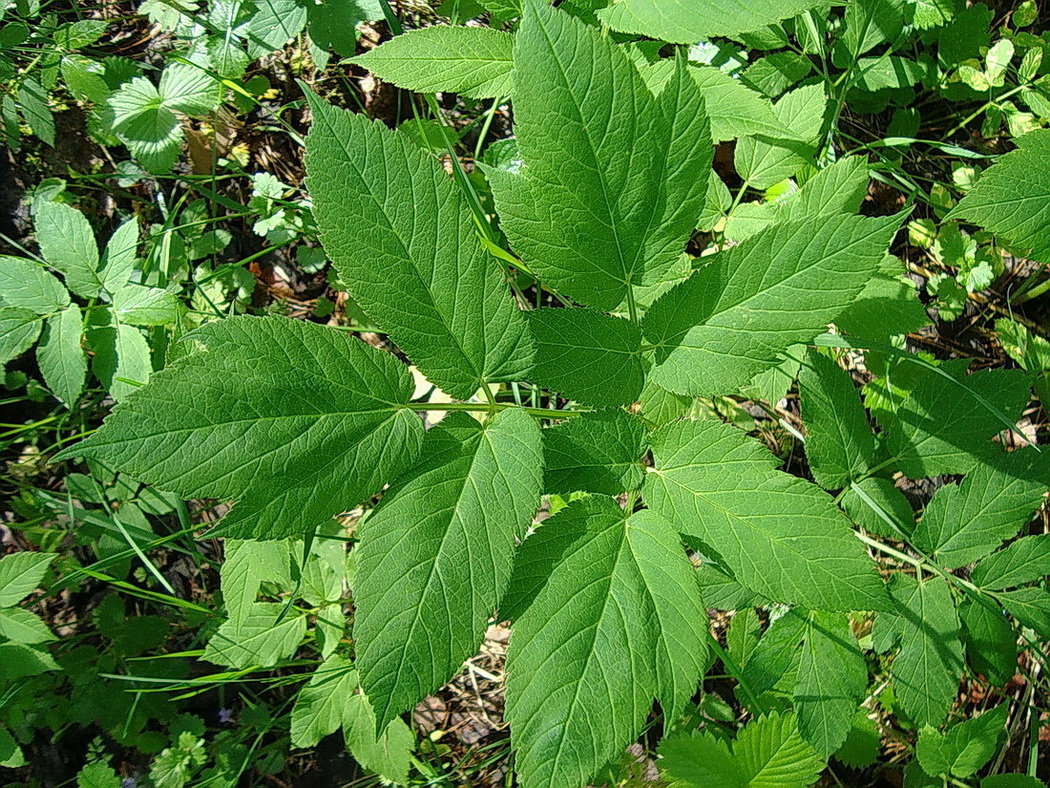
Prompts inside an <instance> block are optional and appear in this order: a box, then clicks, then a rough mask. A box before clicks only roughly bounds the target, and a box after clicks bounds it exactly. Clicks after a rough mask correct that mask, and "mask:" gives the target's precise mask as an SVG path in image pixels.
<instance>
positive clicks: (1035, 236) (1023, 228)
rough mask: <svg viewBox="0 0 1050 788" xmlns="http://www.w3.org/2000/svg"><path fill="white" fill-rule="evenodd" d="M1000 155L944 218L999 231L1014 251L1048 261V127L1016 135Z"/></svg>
mask: <svg viewBox="0 0 1050 788" xmlns="http://www.w3.org/2000/svg"><path fill="white" fill-rule="evenodd" d="M1016 142H1017V146H1018V147H1017V150H1015V151H1012V152H1011V153H1008V154H1006V155H1005V156H1003V157H1002V158H1001V159H999V160H998V162H997V163H996V165H995V166H994V167H992V168H991V169H990V170H988V171H987V172H985V173H983V174H982V175H981V178H980V180H978V181H977V185H976V186H974V187H973V188H972V189H970V191H969V192H967V193H966V196H965V197H963V198H962V200H961V201H960V202H959V204H958V205H957V206H955V208H954V209H953V210H952V211H951V212H950V213H949V214H948V217H947V218H952V219H964V220H966V221H970V222H973V223H974V224H978V225H980V226H981V227H983V228H984V229H986V230H990V231H992V232H993V233H995V234H996V235H999V236H1001V240H1002V241H1003V242H1005V243H1008V244H1010V245H1011V246H1014V247H1017V249H1018V251H1027V250H1031V254H1030V256H1031V257H1032V258H1033V259H1035V260H1040V261H1041V262H1050V240H1048V239H1050V130H1038V131H1032V132H1029V133H1028V134H1025V135H1024V136H1023V137H1020V138H1018V139H1017V140H1016Z"/></svg>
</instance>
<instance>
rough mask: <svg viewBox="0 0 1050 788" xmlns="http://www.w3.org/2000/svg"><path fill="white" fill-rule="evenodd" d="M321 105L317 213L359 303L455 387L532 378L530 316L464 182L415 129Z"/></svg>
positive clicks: (310, 143) (314, 165) (434, 375)
mask: <svg viewBox="0 0 1050 788" xmlns="http://www.w3.org/2000/svg"><path fill="white" fill-rule="evenodd" d="M311 96H312V94H311ZM311 107H312V108H313V112H314V125H313V126H312V128H311V131H310V136H309V138H308V140H307V172H308V173H309V176H308V178H309V185H310V192H311V194H312V196H313V200H314V212H315V215H316V217H317V223H318V226H319V227H320V230H321V239H322V241H323V242H324V244H325V249H326V250H327V251H328V254H329V256H330V257H331V258H332V260H333V262H334V263H335V265H336V267H337V268H338V269H339V273H340V275H341V277H342V278H343V280H344V281H345V282H346V283H347V286H348V287H349V289H350V293H351V294H352V295H353V296H354V299H355V300H356V301H357V303H359V304H360V305H361V307H362V308H363V309H364V310H365V312H367V313H368V315H369V316H370V317H371V318H372V319H373V320H375V321H376V322H377V323H378V324H379V325H380V326H382V327H383V328H385V329H387V330H389V331H390V332H391V335H392V336H393V338H394V340H395V341H396V342H397V343H398V344H399V345H400V346H401V348H402V349H403V350H404V351H405V352H406V353H407V354H408V355H409V357H410V358H411V359H412V361H413V362H414V363H415V364H416V365H417V366H418V367H419V368H420V369H421V370H422V371H423V372H424V374H426V376H427V377H428V378H429V379H430V380H431V381H432V382H433V383H435V384H436V385H437V386H439V387H440V388H441V389H443V390H444V391H447V392H448V393H449V394H451V395H452V396H454V397H459V398H462V399H466V398H468V397H470V396H471V395H472V394H473V393H474V392H475V391H477V389H478V388H479V387H480V386H481V385H482V384H483V383H485V382H491V381H500V380H520V379H522V378H524V377H525V376H526V373H527V371H528V369H529V366H530V364H531V362H532V352H533V349H532V343H531V339H530V338H529V336H528V333H527V330H526V325H525V319H524V317H523V316H522V314H521V313H520V311H519V310H518V308H517V305H516V304H515V303H514V301H513V300H512V299H511V296H510V292H509V290H508V288H507V287H506V284H505V283H504V280H503V276H502V275H501V273H500V270H499V268H498V267H497V265H496V264H495V262H494V261H493V260H492V259H491V257H489V255H488V254H487V253H486V252H485V251H484V250H483V249H482V246H481V241H480V240H479V239H478V237H477V234H476V232H475V229H474V226H473V222H472V220H471V218H470V213H469V210H468V208H467V203H466V198H465V197H464V196H463V193H462V192H461V191H460V189H459V187H458V186H456V185H455V184H454V183H453V182H452V180H451V179H450V178H449V177H448V175H447V174H446V173H445V171H444V170H442V169H441V166H440V165H439V164H438V163H437V161H435V160H434V159H431V158H428V157H427V156H426V155H425V154H424V153H423V151H421V150H420V149H419V148H418V147H416V146H415V145H414V144H413V143H412V142H411V141H410V140H409V139H408V138H407V137H405V136H404V135H402V134H398V133H396V132H392V131H390V130H388V129H387V128H386V127H384V126H382V125H381V124H376V123H373V122H372V121H370V120H368V119H367V118H365V117H364V116H363V115H359V114H354V113H351V112H347V111H345V110H341V109H336V108H335V107H331V106H329V105H327V104H325V103H324V102H322V101H320V100H319V99H316V98H314V97H311Z"/></svg>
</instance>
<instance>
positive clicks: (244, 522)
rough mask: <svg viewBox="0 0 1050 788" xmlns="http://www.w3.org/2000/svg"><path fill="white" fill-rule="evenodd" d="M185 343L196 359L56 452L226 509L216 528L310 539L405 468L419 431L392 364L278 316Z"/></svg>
mask: <svg viewBox="0 0 1050 788" xmlns="http://www.w3.org/2000/svg"><path fill="white" fill-rule="evenodd" d="M135 333H136V334H138V332H137V331H136V332H135ZM193 339H194V340H196V341H200V342H202V343H204V345H205V347H206V349H205V350H203V351H201V352H198V353H194V354H192V355H190V356H188V357H186V358H184V359H183V360H182V361H180V362H179V363H177V364H175V365H173V366H171V367H169V368H167V369H165V370H163V371H162V372H160V373H157V375H156V376H155V377H154V380H153V382H152V383H151V385H150V386H149V388H148V389H144V390H140V391H137V392H135V393H133V394H132V395H131V396H129V397H127V398H126V399H125V400H124V401H123V402H121V404H120V405H119V406H118V407H117V408H115V409H114V411H113V413H112V414H111V415H110V416H109V418H107V419H106V423H105V424H104V425H103V427H102V428H101V429H100V430H99V431H98V432H96V433H95V434H94V435H92V436H91V437H90V438H88V439H87V440H86V441H84V442H82V443H80V444H78V445H76V446H74V447H72V448H70V449H68V450H67V451H66V452H65V453H64V454H63V455H61V456H66V457H70V456H75V457H92V458H96V459H99V460H101V461H103V462H105V463H107V464H109V465H112V466H113V467H117V468H120V469H121V470H124V471H126V472H128V473H130V474H132V475H134V477H135V478H137V479H140V480H142V481H144V482H147V483H150V484H155V485H157V487H159V488H160V489H164V490H170V491H172V492H176V493H179V494H181V495H183V496H186V497H206V498H224V499H231V498H232V499H235V500H237V501H238V504H237V506H235V507H234V508H233V510H231V512H230V514H228V515H227V516H226V518H225V519H224V521H223V524H224V529H225V532H226V534H227V535H230V536H239V537H253V538H278V537H282V536H288V535H292V534H296V533H300V532H302V531H306V530H310V529H313V528H314V527H316V526H318V525H320V524H321V523H323V522H324V521H325V520H326V519H328V518H330V517H331V516H333V515H334V514H336V513H338V512H340V511H341V510H343V509H345V508H347V507H349V506H353V505H355V504H356V503H358V502H359V501H361V500H362V499H363V498H365V497H367V496H368V495H371V494H372V493H374V492H376V491H377V490H378V489H379V488H380V487H381V486H382V485H383V483H384V482H386V481H388V480H390V479H391V478H392V477H394V476H396V475H397V474H398V473H400V472H401V471H402V470H403V469H404V468H405V467H407V466H408V465H409V464H410V463H411V462H413V461H414V459H415V457H416V454H417V453H418V451H419V446H420V442H421V438H422V433H423V425H422V422H421V421H420V419H419V418H418V417H417V416H416V415H415V414H413V413H412V412H411V411H410V410H408V409H407V408H406V407H405V405H406V403H407V402H408V398H409V397H410V396H411V393H412V382H411V377H410V376H409V374H408V371H407V368H405V367H404V366H403V365H401V364H400V363H399V362H398V361H397V359H396V358H394V357H393V356H391V355H389V354H384V353H380V352H379V351H376V350H374V349H372V348H370V347H368V346H367V345H365V344H364V343H362V342H360V341H358V340H357V339H355V338H353V337H349V336H346V335H344V334H342V333H340V332H336V331H332V330H331V329H327V328H324V327H322V326H317V325H314V324H311V323H304V322H301V321H295V320H288V319H285V318H252V317H240V318H230V319H227V320H223V321H221V322H219V323H210V324H208V325H206V326H204V327H203V328H202V329H200V330H199V331H197V332H196V333H195V334H194V335H193ZM260 358H267V359H268V361H267V363H266V364H260V363H259V359H260Z"/></svg>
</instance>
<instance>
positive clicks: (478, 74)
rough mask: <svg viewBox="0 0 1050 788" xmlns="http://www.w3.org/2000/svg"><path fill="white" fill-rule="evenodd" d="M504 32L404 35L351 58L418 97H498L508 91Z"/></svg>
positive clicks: (438, 29)
mask: <svg viewBox="0 0 1050 788" xmlns="http://www.w3.org/2000/svg"><path fill="white" fill-rule="evenodd" d="M513 42H514V39H513V38H512V37H511V35H510V34H509V33H504V32H502V31H499V30H493V29H491V28H487V27H447V26H435V27H426V28H423V29H421V30H409V31H408V32H406V33H404V34H403V35H400V36H397V37H396V38H393V39H391V40H390V41H387V42H385V43H383V44H380V45H379V46H378V47H376V48H375V49H373V50H371V51H370V52H366V53H365V54H363V55H360V56H359V57H356V58H354V62H355V63H357V64H358V65H359V66H364V67H365V68H367V69H369V70H370V71H373V72H374V73H375V74H376V75H378V76H379V77H380V78H381V79H384V80H386V81H387V82H393V83H394V84H395V85H398V86H399V87H403V88H408V89H409V90H415V91H419V92H420V93H437V92H443V91H450V92H455V93H462V94H463V95H464V96H470V97H472V98H497V97H501V96H506V95H508V94H509V93H510V91H511V71H512V69H513V67H514V60H513V56H512V54H511V47H512V45H513Z"/></svg>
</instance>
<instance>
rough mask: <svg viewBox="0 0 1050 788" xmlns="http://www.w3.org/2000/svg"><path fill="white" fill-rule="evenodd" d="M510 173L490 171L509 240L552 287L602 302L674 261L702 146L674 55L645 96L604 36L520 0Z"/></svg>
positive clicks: (690, 209) (697, 203)
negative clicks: (517, 163)
mask: <svg viewBox="0 0 1050 788" xmlns="http://www.w3.org/2000/svg"><path fill="white" fill-rule="evenodd" d="M514 80H515V88H514V123H515V132H516V135H517V139H518V145H519V148H520V150H521V156H522V159H523V161H524V164H523V166H522V169H521V172H520V174H510V173H506V172H492V173H490V182H491V184H492V188H493V193H494V195H495V199H496V208H497V209H498V211H499V214H500V218H501V222H502V227H503V229H504V230H505V231H506V233H507V237H508V238H509V239H510V242H511V246H512V247H513V248H514V250H515V251H516V252H517V253H518V254H519V255H520V256H521V258H522V259H523V260H524V261H525V262H526V263H527V264H528V265H529V267H530V269H531V270H532V271H533V272H534V273H535V274H536V275H538V276H539V277H540V279H541V280H542V281H543V283H544V284H545V285H547V286H549V287H551V288H553V289H554V290H557V291H559V292H562V293H564V294H565V295H567V296H571V297H572V298H574V299H575V300H577V301H579V302H580V303H582V304H585V305H587V306H591V307H594V308H595V309H602V310H611V309H615V308H617V307H618V306H620V305H621V304H622V303H624V301H625V299H629V298H630V295H631V288H632V286H635V285H643V284H648V283H653V282H658V281H660V280H661V278H662V277H663V276H664V275H665V273H666V272H667V271H668V270H669V269H670V268H671V267H672V266H673V265H674V264H675V263H676V262H677V261H678V260H679V258H680V257H681V254H682V252H683V251H684V250H685V244H686V242H687V241H688V239H689V235H690V233H691V231H692V229H693V226H694V225H695V223H696V218H697V217H698V216H699V215H700V210H701V207H702V206H703V202H704V196H705V194H706V183H707V178H708V174H709V172H710V166H711V158H712V146H711V135H710V131H709V129H708V123H707V119H706V114H705V113H704V110H703V99H702V98H701V95H700V91H699V88H698V86H697V84H696V83H695V82H694V81H693V80H692V79H690V77H689V75H688V73H687V70H686V67H685V64H684V61H683V62H681V63H680V64H679V68H678V69H677V70H676V72H675V75H674V76H673V77H672V78H671V80H670V81H669V83H668V84H667V86H666V87H665V88H664V89H663V91H662V92H661V93H660V96H659V97H658V98H655V99H654V98H653V95H652V93H650V92H649V89H648V88H647V87H646V86H645V83H644V81H643V80H642V77H641V75H640V74H639V73H638V70H637V68H635V66H634V64H633V63H632V62H631V61H630V60H629V58H628V56H627V55H626V54H625V53H624V52H623V51H621V50H620V49H619V48H618V47H617V46H616V45H615V44H614V43H612V41H610V40H609V39H608V37H605V36H602V35H601V33H600V31H598V30H596V29H595V28H593V27H590V26H588V25H585V24H584V23H583V22H581V21H580V20H578V19H576V18H574V17H572V16H570V15H569V14H568V13H566V12H564V11H559V10H556V9H552V8H550V7H548V6H547V5H546V4H545V3H543V2H541V0H528V2H527V3H526V5H525V14H524V19H523V21H522V23H521V27H520V29H519V30H518V32H517V34H516V35H515V41H514Z"/></svg>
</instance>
